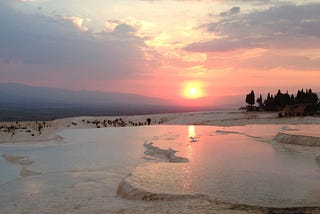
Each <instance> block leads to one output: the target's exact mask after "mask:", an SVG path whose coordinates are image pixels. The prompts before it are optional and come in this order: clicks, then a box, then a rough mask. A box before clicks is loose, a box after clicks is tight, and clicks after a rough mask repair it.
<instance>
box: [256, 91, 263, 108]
mask: <svg viewBox="0 0 320 214" xmlns="http://www.w3.org/2000/svg"><path fill="white" fill-rule="evenodd" d="M257 103H258V104H259V106H260V107H262V106H263V103H262V95H261V94H260V96H259V98H258V99H257Z"/></svg>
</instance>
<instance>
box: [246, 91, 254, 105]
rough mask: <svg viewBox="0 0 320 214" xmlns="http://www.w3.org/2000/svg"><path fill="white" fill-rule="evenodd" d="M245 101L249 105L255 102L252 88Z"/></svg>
mask: <svg viewBox="0 0 320 214" xmlns="http://www.w3.org/2000/svg"><path fill="white" fill-rule="evenodd" d="M246 103H248V104H249V105H250V106H253V105H254V103H255V95H254V91H253V90H252V91H251V92H250V93H249V94H247V96H246Z"/></svg>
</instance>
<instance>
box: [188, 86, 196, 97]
mask: <svg viewBox="0 0 320 214" xmlns="http://www.w3.org/2000/svg"><path fill="white" fill-rule="evenodd" d="M189 95H190V96H196V95H197V89H196V88H189Z"/></svg>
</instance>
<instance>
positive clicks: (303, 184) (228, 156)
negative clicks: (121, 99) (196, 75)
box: [0, 125, 320, 206]
mask: <svg viewBox="0 0 320 214" xmlns="http://www.w3.org/2000/svg"><path fill="white" fill-rule="evenodd" d="M299 128H300V129H302V128H301V127H299V126H290V129H299ZM284 129H288V127H283V126H281V125H249V126H238V127H215V126H148V127H125V128H106V129H75V130H65V131H63V132H61V133H59V134H60V135H61V136H62V137H63V138H64V141H65V143H61V144H56V143H52V142H51V143H42V144H33V145H0V153H1V154H3V153H7V154H10V155H22V156H28V157H29V158H30V159H31V160H33V161H34V163H33V164H32V165H31V166H29V167H28V168H29V169H31V170H34V171H37V172H41V173H42V174H45V175H48V174H50V173H63V172H67V171H80V172H81V171H88V170H99V169H101V170H109V171H112V169H124V170H123V171H121V172H122V173H123V176H124V175H125V174H126V173H129V171H130V170H132V169H133V168H134V167H136V166H138V165H139V164H141V163H144V162H149V163H150V160H146V159H145V158H144V157H145V155H144V153H143V152H144V149H145V148H143V143H144V142H153V143H154V145H155V146H158V147H160V148H162V149H168V148H169V147H171V148H173V149H175V150H178V152H177V153H176V155H177V156H182V157H187V158H188V159H189V163H175V164H172V163H165V164H152V163H154V162H159V161H161V160H159V159H156V160H152V161H151V163H150V164H148V165H147V166H146V167H145V168H143V167H142V168H140V172H141V173H140V179H142V180H141V182H140V185H141V188H149V189H152V191H155V192H165V191H169V190H170V191H174V193H202V194H207V195H209V196H210V197H212V198H214V199H218V200H221V201H227V202H231V203H245V204H252V205H261V206H311V205H313V206H319V205H320V167H319V165H318V164H317V163H316V161H315V160H314V159H313V158H311V157H309V156H305V155H301V154H299V153H294V152H286V151H283V150H279V149H277V147H274V146H273V145H272V144H271V143H270V142H269V141H271V140H272V139H273V137H274V136H275V135H276V134H277V133H278V132H279V131H280V130H282V131H283V130H284ZM314 130H317V129H316V128H315V129H314ZM314 130H313V131H314ZM150 158H151V159H153V157H150ZM162 161H165V160H162ZM20 169H21V166H19V165H17V164H13V163H8V162H6V161H5V160H4V159H2V158H0V171H1V176H0V185H1V186H0V187H1V188H2V189H4V187H5V186H6V185H7V184H6V183H7V182H9V183H10V181H13V180H15V179H17V178H19V177H20V176H19V172H20ZM141 170H142V171H141ZM143 170H148V171H146V173H145V174H143V173H144V171H143ZM72 179H74V178H72V177H66V178H63V179H60V180H54V179H52V180H50V182H48V181H45V182H42V185H49V183H50V185H51V184H52V183H54V182H57V183H62V184H63V183H68V180H72ZM143 179H148V181H147V180H145V182H144V180H143ZM38 180H41V176H39V178H38ZM150 181H151V182H150ZM152 184H158V185H152ZM33 185H34V183H33ZM34 186H37V185H34ZM24 187H26V188H30V186H28V185H21V186H20V187H19V188H20V189H19V191H24V189H23V188H24ZM35 188H36V187H35ZM38 188H39V187H38ZM12 191H14V190H12ZM25 191H28V190H27V189H25ZM1 194H3V193H0V196H1ZM6 194H8V193H7V192H6Z"/></svg>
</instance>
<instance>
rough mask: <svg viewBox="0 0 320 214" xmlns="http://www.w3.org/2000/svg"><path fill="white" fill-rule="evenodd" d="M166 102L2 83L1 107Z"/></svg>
mask: <svg viewBox="0 0 320 214" xmlns="http://www.w3.org/2000/svg"><path fill="white" fill-rule="evenodd" d="M165 103H167V101H165V100H161V99H156V98H150V97H145V96H140V95H135V94H126V93H103V92H97V91H86V90H83V91H73V90H67V89H60V88H49V87H35V86H29V85H24V84H19V83H0V105H1V104H2V105H3V104H6V105H8V104H10V105H13V104H16V105H21V104H23V105H35V104H37V105H39V104H41V105H54V106H56V105H62V106H66V105H89V106H94V105H108V106H109V105H112V106H115V105H164V104H165Z"/></svg>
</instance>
